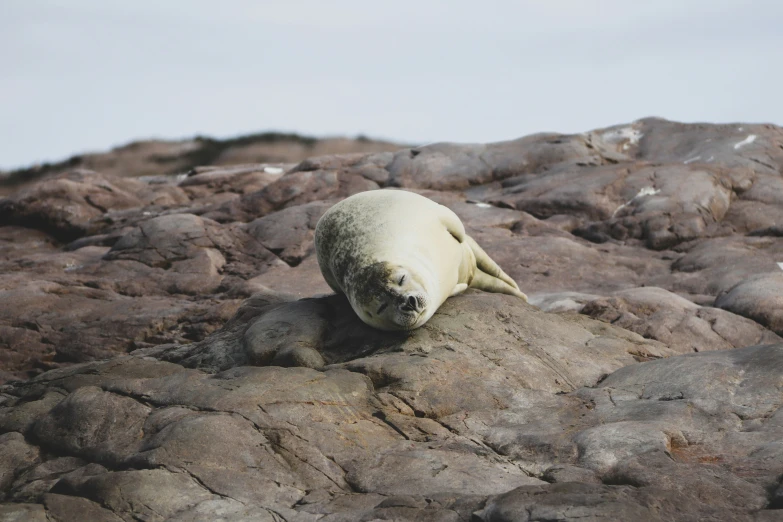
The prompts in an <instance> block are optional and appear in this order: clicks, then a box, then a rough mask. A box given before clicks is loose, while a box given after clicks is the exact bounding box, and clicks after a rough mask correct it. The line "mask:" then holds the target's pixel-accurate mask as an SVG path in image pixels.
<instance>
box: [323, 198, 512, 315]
mask: <svg viewBox="0 0 783 522" xmlns="http://www.w3.org/2000/svg"><path fill="white" fill-rule="evenodd" d="M315 249H316V255H317V257H318V265H319V267H320V268H321V273H322V274H323V276H324V279H326V282H327V283H328V284H329V286H330V287H331V288H332V290H334V291H335V292H337V293H342V294H345V296H346V297H347V298H348V300H349V301H350V303H351V307H352V308H353V310H354V311H355V312H356V314H357V315H358V316H359V318H360V319H361V320H362V321H364V322H365V323H367V324H368V325H370V326H373V327H375V328H379V329H381V330H412V329H414V328H418V327H420V326H421V325H423V324H424V323H426V322H427V320H429V318H430V317H432V315H433V314H434V313H435V311H436V310H437V309H438V308H439V307H440V305H442V304H443V302H444V301H446V299H447V298H449V297H450V296H453V295H457V294H460V293H462V292H464V291H465V290H466V289H467V288H468V287H471V288H478V289H480V290H485V291H487V292H498V293H503V294H510V295H514V296H517V297H520V298H522V299H524V300H525V301H527V296H526V295H525V294H523V293H522V292H520V291H519V287H518V286H517V284H516V283H515V282H514V280H513V279H511V278H510V277H509V276H508V275H506V273H505V272H503V270H501V269H500V267H499V266H498V265H497V263H495V262H494V261H493V260H492V259H491V258H490V257H489V256H488V255H487V253H486V252H484V250H482V249H481V247H480V246H478V244H476V242H475V241H474V240H473V239H472V238H471V237H470V236H468V235H467V234H466V233H465V227H464V226H463V224H462V222H461V221H460V219H459V218H458V217H457V215H456V214H455V213H454V212H452V211H451V210H449V209H448V208H446V207H444V206H443V205H439V204H438V203H435V202H434V201H432V200H431V199H428V198H426V197H424V196H421V195H419V194H416V193H413V192H407V191H404V190H396V189H383V190H371V191H368V192H360V193H358V194H354V195H353V196H351V197H349V198H346V199H344V200H342V201H340V202H339V203H337V204H336V205H334V206H333V207H331V208H330V209H329V210H327V211H326V213H325V214H324V215H323V216H322V217H321V219H320V220H319V221H318V224H317V225H316V227H315Z"/></svg>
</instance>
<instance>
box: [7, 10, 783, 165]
mask: <svg viewBox="0 0 783 522" xmlns="http://www.w3.org/2000/svg"><path fill="white" fill-rule="evenodd" d="M782 28H783V2H781V1H780V0H745V1H740V0H671V1H670V0H645V1H642V0H638V1H637V0H630V1H629V0H624V1H619V0H618V1H615V0H603V1H599V0H517V1H512V0H509V1H488V0H485V1H482V2H477V1H462V0H442V1H428V0H415V1H407V0H395V1H392V2H371V1H367V0H277V1H274V2H273V1H264V0H225V1H223V2H216V1H214V0H203V1H202V0H154V1H151V0H134V1H133V2H114V1H108V0H61V1H54V0H0V74H1V75H0V169H9V168H14V167H19V166H25V165H29V164H32V163H35V162H41V161H51V160H60V159H64V158H66V157H68V156H71V155H73V154H76V153H80V152H85V151H97V150H105V149H108V148H110V147H112V146H115V145H119V144H123V143H126V142H128V141H131V140H133V139H139V138H149V137H161V138H182V137H190V136H194V135H196V134H201V135H212V136H217V137H230V136H236V135H239V134H246V133H252V132H259V131H266V130H286V131H296V132H301V133H304V134H311V135H318V136H323V135H349V136H350V135H356V134H360V133H361V134H366V135H370V136H374V137H382V138H390V139H395V140H400V141H404V142H409V143H422V142H432V141H461V142H486V141H497V140H503V139H510V138H515V137H519V136H522V135H525V134H530V133H534V132H540V131H558V132H581V131H585V130H589V129H592V128H596V127H602V126H607V125H612V124H616V123H624V122H630V121H633V120H635V119H638V118H641V117H645V116H652V115H654V116H661V117H665V118H669V119H673V120H679V121H709V122H734V121H736V122H739V121H742V122H772V123H777V124H781V123H783V87H782V86H783V29H782Z"/></svg>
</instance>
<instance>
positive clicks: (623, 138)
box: [601, 127, 644, 150]
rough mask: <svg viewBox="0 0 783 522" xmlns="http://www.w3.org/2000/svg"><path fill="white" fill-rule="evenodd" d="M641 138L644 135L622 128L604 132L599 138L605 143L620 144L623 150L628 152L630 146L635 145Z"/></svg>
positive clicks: (631, 128) (628, 128)
mask: <svg viewBox="0 0 783 522" xmlns="http://www.w3.org/2000/svg"><path fill="white" fill-rule="evenodd" d="M643 136H644V134H642V133H641V132H639V131H638V130H637V129H634V128H633V127H623V128H621V129H614V130H610V131H606V132H604V133H603V135H601V138H602V139H603V140H604V141H606V142H607V143H612V144H614V145H617V144H620V143H622V144H623V150H628V149H630V148H631V146H632V145H637V144H638V143H639V140H640V139H642V137H643Z"/></svg>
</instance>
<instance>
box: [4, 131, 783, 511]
mask: <svg viewBox="0 0 783 522" xmlns="http://www.w3.org/2000/svg"><path fill="white" fill-rule="evenodd" d="M750 136H753V138H752V139H751V138H750ZM125 152H127V151H125ZM224 159H225V158H224ZM227 161H228V160H225V161H223V163H226V162H227ZM129 164H132V162H131V163H129ZM278 170H279V169H278V168H277V167H275V168H272V169H269V168H267V167H265V166H264V165H263V164H261V165H247V164H243V165H237V166H221V167H204V168H198V169H193V170H191V171H190V173H189V175H187V176H179V177H173V176H171V177H165V176H156V177H149V178H132V177H129V176H132V174H133V173H132V172H122V171H117V169H113V170H111V171H110V172H105V173H101V172H95V171H87V170H83V169H82V170H71V171H67V172H63V173H60V174H56V175H52V176H49V177H46V178H45V179H43V180H41V181H39V182H37V183H35V184H31V185H29V186H27V187H25V188H24V189H22V190H21V191H18V192H16V193H12V194H10V195H9V196H8V197H7V198H5V199H0V303H2V305H1V306H0V361H2V366H1V367H0V368H1V369H2V373H0V377H2V379H3V380H4V381H5V382H6V384H5V385H2V387H1V388H0V392H1V394H0V520H9V521H10V520H32V521H51V520H56V521H71V520H74V521H76V520H110V521H121V520H126V521H131V520H149V521H154V520H161V521H162V520H177V521H197V520H237V521H241V520H269V521H280V520H287V521H292V522H293V521H316V520H323V521H354V520H367V521H370V520H417V521H474V522H478V521H501V520H502V521H506V520H508V521H510V520H514V521H517V520H522V521H525V520H528V521H545V520H546V521H549V520H600V519H605V520H662V521H664V520H666V521H669V520H683V521H686V520H738V521H744V520H747V521H766V520H779V519H781V517H783V515H782V514H783V511H781V509H783V484H782V483H781V479H782V477H783V442H781V441H783V377H782V376H783V339H781V337H780V336H781V335H783V316H781V309H783V301H781V297H780V296H781V295H783V294H781V291H779V290H781V289H783V279H782V278H783V272H781V266H783V265H781V266H779V265H778V263H783V232H781V227H783V210H781V209H783V207H782V206H781V205H783V198H781V197H780V195H779V194H778V193H779V192H780V190H781V189H783V181H781V180H783V174H781V172H782V171H783V131H781V129H780V128H778V127H775V126H772V125H703V124H689V125H685V124H679V123H674V122H669V121H665V120H659V119H646V120H640V121H637V122H634V123H632V124H630V125H623V126H616V127H611V128H607V129H599V130H595V131H592V132H588V133H584V134H580V135H570V136H567V135H556V134H539V135H534V136H528V137H525V138H521V139H518V140H513V141H509V142H502V143H494V144H486V145H478V144H477V145H456V144H434V145H429V146H426V147H419V148H413V149H402V150H399V151H398V152H377V153H372V152H371V153H366V154H345V155H330V156H319V157H313V158H311V159H308V160H305V161H303V162H301V163H299V164H297V165H289V166H287V170H285V171H284V172H278ZM161 174H164V173H163V172H161ZM378 188H404V189H406V190H414V191H416V192H419V193H421V194H423V195H425V196H427V197H430V198H432V199H434V200H436V201H438V202H440V203H442V204H444V205H447V206H449V207H450V208H451V209H452V210H454V211H455V212H456V213H457V214H458V215H459V216H460V217H461V219H462V220H463V222H464V223H465V225H466V228H467V229H468V232H469V233H470V234H471V235H472V236H473V237H474V238H475V239H476V240H477V241H478V242H479V243H480V244H481V245H482V246H483V247H484V248H485V250H486V251H487V252H488V253H489V254H490V255H491V256H492V257H493V258H494V259H495V260H497V261H498V263H499V264H500V265H501V266H502V267H503V268H504V270H505V271H507V272H508V273H509V274H510V275H511V276H512V277H514V278H515V279H516V280H517V281H518V282H519V284H520V288H522V290H523V291H525V292H526V293H527V294H528V295H529V296H530V304H527V303H524V302H522V301H520V300H518V299H514V298H513V297H509V296H504V295H498V294H486V293H481V292H478V291H473V290H470V291H468V292H466V293H465V294H463V295H461V296H458V297H456V298H451V299H449V300H448V301H447V302H446V303H445V304H444V305H443V306H442V308H441V309H440V310H439V312H438V313H437V314H436V315H435V316H433V318H432V319H431V320H430V321H429V322H428V323H427V324H426V325H425V326H424V327H422V328H420V329H418V330H415V331H413V332H411V333H410V334H404V333H402V334H401V333H387V332H380V331H376V330H372V329H371V328H369V327H367V326H366V325H365V324H364V323H362V322H361V321H359V320H358V319H357V318H356V317H355V316H354V314H353V313H352V311H351V309H350V306H349V305H348V303H347V302H346V301H345V299H344V298H342V297H341V296H334V295H329V293H330V292H329V289H328V286H327V285H326V284H325V282H324V281H323V279H322V278H321V276H320V273H319V271H318V266H317V263H316V260H315V256H314V250H313V229H314V227H315V223H316V222H317V220H318V218H319V217H320V216H321V215H322V214H323V212H325V211H326V209H328V208H329V206H330V205H331V204H333V203H334V202H335V201H338V200H339V199H340V198H343V197H345V196H348V195H350V194H353V193H355V192H358V191H362V190H371V189H378ZM776 194H778V195H777V196H776Z"/></svg>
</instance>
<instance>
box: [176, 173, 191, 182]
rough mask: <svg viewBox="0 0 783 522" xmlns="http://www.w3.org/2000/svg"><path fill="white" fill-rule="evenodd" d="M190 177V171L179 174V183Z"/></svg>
mask: <svg viewBox="0 0 783 522" xmlns="http://www.w3.org/2000/svg"><path fill="white" fill-rule="evenodd" d="M185 179H188V173H187V172H185V173H184V174H177V183H179V182H180V181H182V180H185Z"/></svg>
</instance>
